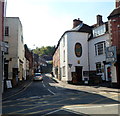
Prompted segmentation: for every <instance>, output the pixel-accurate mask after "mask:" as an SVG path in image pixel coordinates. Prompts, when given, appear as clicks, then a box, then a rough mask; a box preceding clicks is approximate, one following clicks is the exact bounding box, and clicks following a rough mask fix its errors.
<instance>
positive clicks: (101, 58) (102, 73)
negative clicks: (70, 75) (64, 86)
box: [88, 15, 112, 81]
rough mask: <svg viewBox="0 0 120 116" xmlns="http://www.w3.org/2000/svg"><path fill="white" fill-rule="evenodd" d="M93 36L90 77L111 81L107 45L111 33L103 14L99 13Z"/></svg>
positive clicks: (90, 47)
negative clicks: (107, 60) (107, 61)
mask: <svg viewBox="0 0 120 116" xmlns="http://www.w3.org/2000/svg"><path fill="white" fill-rule="evenodd" d="M92 33H93V37H92V38H91V39H90V40H89V42H88V44H89V46H88V47H89V70H90V73H94V74H95V75H90V79H91V80H94V81H95V78H100V79H101V80H99V79H98V80H96V81H111V79H112V77H111V76H110V74H109V72H108V69H109V68H110V67H111V65H110V64H109V63H106V47H109V46H110V44H109V33H108V22H103V21H102V16H101V15H97V24H95V25H94V26H93V29H92Z"/></svg>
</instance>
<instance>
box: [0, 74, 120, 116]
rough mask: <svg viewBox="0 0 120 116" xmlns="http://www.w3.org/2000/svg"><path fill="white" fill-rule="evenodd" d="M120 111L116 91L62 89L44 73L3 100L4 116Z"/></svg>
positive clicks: (88, 115)
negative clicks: (98, 91) (39, 79)
mask: <svg viewBox="0 0 120 116" xmlns="http://www.w3.org/2000/svg"><path fill="white" fill-rule="evenodd" d="M113 98H114V99H113ZM119 110H120V107H119V98H118V94H108V93H106V92H104V93H99V94H98V93H91V92H85V91H80V90H75V89H73V88H69V89H68V88H64V87H61V86H60V85H59V83H56V82H55V81H53V80H52V79H51V78H50V77H48V76H47V75H46V76H45V75H44V78H43V81H35V82H34V81H31V82H30V83H29V85H28V86H27V87H26V88H24V89H23V90H22V91H20V92H19V93H17V94H15V95H12V96H8V97H7V98H6V99H3V102H2V111H3V116H4V115H9V116H19V115H21V116H29V115H33V116H49V115H64V116H74V115H76V116H77V115H79V116H92V115H93V116H95V114H97V115H98V114H102V116H103V115H105V114H108V116H115V115H116V116H118V114H119Z"/></svg>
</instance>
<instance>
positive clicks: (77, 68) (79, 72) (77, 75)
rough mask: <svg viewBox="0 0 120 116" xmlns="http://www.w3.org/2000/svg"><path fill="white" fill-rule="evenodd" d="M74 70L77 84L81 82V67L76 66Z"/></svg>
mask: <svg viewBox="0 0 120 116" xmlns="http://www.w3.org/2000/svg"><path fill="white" fill-rule="evenodd" d="M75 68H76V69H75V70H76V79H77V82H78V83H79V82H82V66H76V67H75Z"/></svg>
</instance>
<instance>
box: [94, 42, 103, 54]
mask: <svg viewBox="0 0 120 116" xmlns="http://www.w3.org/2000/svg"><path fill="white" fill-rule="evenodd" d="M104 53H105V42H99V43H97V44H95V54H96V56H98V55H102V54H104Z"/></svg>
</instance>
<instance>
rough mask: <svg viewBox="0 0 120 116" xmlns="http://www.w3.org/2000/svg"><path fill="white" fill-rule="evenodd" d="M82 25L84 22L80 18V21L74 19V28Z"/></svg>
mask: <svg viewBox="0 0 120 116" xmlns="http://www.w3.org/2000/svg"><path fill="white" fill-rule="evenodd" d="M81 23H82V21H81V20H80V19H79V18H78V19H74V20H73V28H75V27H77V26H78V25H79V24H81Z"/></svg>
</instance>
